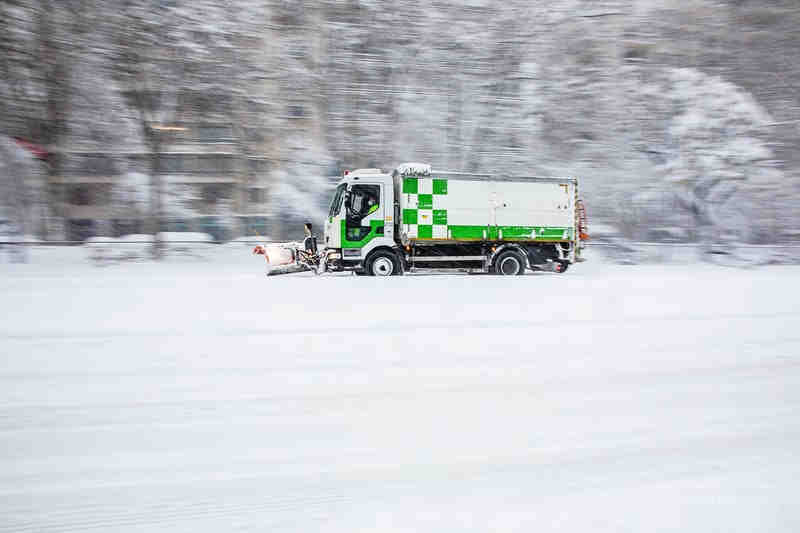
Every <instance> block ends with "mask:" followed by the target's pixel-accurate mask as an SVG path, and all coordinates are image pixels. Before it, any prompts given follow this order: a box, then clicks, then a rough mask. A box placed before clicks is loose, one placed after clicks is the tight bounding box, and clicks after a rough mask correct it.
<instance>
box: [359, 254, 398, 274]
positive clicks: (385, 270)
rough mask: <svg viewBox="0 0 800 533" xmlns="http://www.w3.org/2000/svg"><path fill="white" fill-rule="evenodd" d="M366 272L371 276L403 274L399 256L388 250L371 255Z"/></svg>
mask: <svg viewBox="0 0 800 533" xmlns="http://www.w3.org/2000/svg"><path fill="white" fill-rule="evenodd" d="M366 272H367V275H369V276H399V275H401V274H402V271H401V269H400V261H399V260H398V259H397V256H396V255H395V254H393V253H392V252H386V251H378V252H375V253H373V254H372V255H371V256H370V258H369V260H368V261H367V268H366Z"/></svg>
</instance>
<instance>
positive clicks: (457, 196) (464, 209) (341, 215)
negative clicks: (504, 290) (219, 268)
mask: <svg viewBox="0 0 800 533" xmlns="http://www.w3.org/2000/svg"><path fill="white" fill-rule="evenodd" d="M305 230H306V231H305V232H306V238H305V240H304V241H303V242H297V243H283V244H269V245H266V246H257V247H256V248H255V250H254V253H256V254H260V255H264V256H265V258H266V260H267V264H268V266H269V268H268V270H267V274H268V275H275V274H284V273H291V272H302V271H309V270H310V271H313V272H315V273H323V272H336V271H347V270H350V271H353V272H355V273H356V274H358V275H368V276H398V275H402V274H403V273H405V272H413V271H415V270H442V269H445V270H460V271H468V272H469V271H471V272H487V273H494V274H499V275H504V276H515V275H520V274H523V273H524V272H525V270H526V269H530V270H545V271H551V272H559V273H560V272H565V271H566V270H567V268H568V267H569V265H571V264H573V263H576V262H580V261H581V260H582V259H581V251H582V243H583V241H584V240H585V239H586V238H588V237H587V235H586V214H585V210H584V208H583V204H582V202H581V201H580V200H579V197H578V181H577V179H575V178H541V177H528V176H495V175H491V174H476V173H461V172H446V171H435V170H431V167H430V165H426V164H419V163H407V164H404V165H400V166H399V167H397V168H396V169H395V170H394V171H393V172H392V173H391V174H389V173H385V172H383V171H381V170H380V169H359V170H354V171H346V172H345V173H344V177H343V178H342V180H341V181H340V182H339V183H338V185H337V187H336V190H335V192H334V195H333V199H332V201H331V204H330V209H329V212H328V216H327V218H326V220H325V234H324V237H323V241H322V242H320V243H318V241H317V238H316V237H314V235H313V233H312V228H311V225H310V224H306V228H305Z"/></svg>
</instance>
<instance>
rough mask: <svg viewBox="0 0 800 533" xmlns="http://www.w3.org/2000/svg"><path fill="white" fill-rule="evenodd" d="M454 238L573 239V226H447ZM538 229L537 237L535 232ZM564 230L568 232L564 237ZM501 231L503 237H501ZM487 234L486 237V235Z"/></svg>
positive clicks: (508, 239)
mask: <svg viewBox="0 0 800 533" xmlns="http://www.w3.org/2000/svg"><path fill="white" fill-rule="evenodd" d="M447 228H448V230H449V232H450V236H451V238H452V239H454V240H484V239H485V240H490V241H494V240H504V241H515V240H526V241H528V240H532V241H567V240H572V239H573V231H572V228H565V227H544V226H447ZM534 230H535V231H536V237H535V238H534V237H533V232H534ZM564 231H566V232H567V234H566V238H564ZM500 232H502V233H503V238H502V239H500ZM484 235H485V237H484Z"/></svg>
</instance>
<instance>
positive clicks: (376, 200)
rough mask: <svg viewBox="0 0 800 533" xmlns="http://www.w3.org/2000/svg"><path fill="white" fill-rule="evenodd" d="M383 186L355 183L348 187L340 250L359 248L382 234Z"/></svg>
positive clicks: (384, 207)
mask: <svg viewBox="0 0 800 533" xmlns="http://www.w3.org/2000/svg"><path fill="white" fill-rule="evenodd" d="M382 188H383V186H382V185H380V184H377V183H357V184H355V185H352V186H351V187H350V190H349V191H348V195H347V198H346V200H345V207H346V212H345V220H344V221H343V234H342V248H361V247H362V246H364V245H365V244H367V243H368V242H369V241H371V240H372V239H374V238H375V237H379V236H382V235H383V234H384V211H385V209H386V206H384V205H383V203H382V202H381V199H382V198H383V194H382V192H383V191H382Z"/></svg>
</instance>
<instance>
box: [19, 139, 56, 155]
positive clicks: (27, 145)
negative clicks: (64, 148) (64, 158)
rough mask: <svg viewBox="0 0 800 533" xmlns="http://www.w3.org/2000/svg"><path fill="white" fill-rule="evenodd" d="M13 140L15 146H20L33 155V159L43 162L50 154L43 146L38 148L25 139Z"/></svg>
mask: <svg viewBox="0 0 800 533" xmlns="http://www.w3.org/2000/svg"><path fill="white" fill-rule="evenodd" d="M14 140H15V141H17V144H18V145H20V146H21V147H22V148H25V149H26V150H28V151H29V152H30V153H32V154H33V157H35V158H36V159H41V160H42V161H44V160H45V159H47V157H48V156H49V155H50V153H49V152H48V151H47V150H45V149H44V147H43V146H40V145H38V144H36V143H32V142H30V141H26V140H25V139H20V138H19V137H14Z"/></svg>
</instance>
